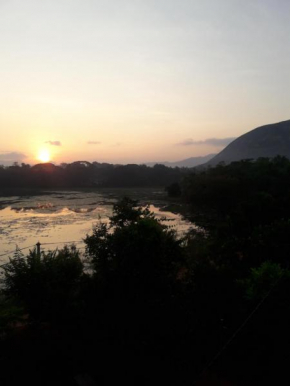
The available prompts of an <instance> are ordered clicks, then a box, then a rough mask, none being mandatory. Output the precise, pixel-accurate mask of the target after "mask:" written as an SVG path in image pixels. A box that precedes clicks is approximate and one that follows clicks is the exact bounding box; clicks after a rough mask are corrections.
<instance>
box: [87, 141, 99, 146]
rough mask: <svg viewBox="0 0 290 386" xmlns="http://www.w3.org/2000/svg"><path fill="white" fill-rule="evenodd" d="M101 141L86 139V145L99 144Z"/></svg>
mask: <svg viewBox="0 0 290 386" xmlns="http://www.w3.org/2000/svg"><path fill="white" fill-rule="evenodd" d="M101 143H102V142H100V141H88V142H87V145H100V144H101Z"/></svg>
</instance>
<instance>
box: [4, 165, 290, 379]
mask: <svg viewBox="0 0 290 386" xmlns="http://www.w3.org/2000/svg"><path fill="white" fill-rule="evenodd" d="M169 191H170V189H169ZM174 192H175V194H177V195H181V200H182V201H183V202H185V203H187V204H189V205H190V206H191V207H192V213H193V216H194V219H195V221H196V223H197V224H198V225H200V228H198V229H197V230H194V231H192V232H190V233H189V234H188V235H186V236H185V237H184V238H182V239H179V238H177V236H176V234H175V232H174V231H173V230H172V229H171V228H168V227H166V226H164V225H162V224H161V223H160V222H159V221H158V220H157V219H156V218H155V217H154V215H153V214H152V213H150V212H149V210H148V208H141V207H138V206H137V203H136V202H134V201H131V200H130V199H123V200H122V201H120V202H119V203H118V204H117V205H115V207H114V212H113V216H112V217H111V219H110V223H109V224H108V225H106V224H99V225H97V226H96V227H95V228H94V231H93V234H92V235H91V236H87V237H86V238H85V245H86V259H85V260H83V259H81V258H80V255H79V252H78V251H77V250H76V248H75V247H74V246H68V247H65V248H64V249H62V250H57V251H54V252H48V253H41V255H38V254H37V253H36V251H31V253H30V254H29V255H28V256H22V255H21V253H20V252H16V254H15V256H14V258H12V259H11V260H10V263H9V264H8V265H6V266H5V267H4V275H3V291H2V295H1V296H2V297H1V314H0V323H1V329H2V336H1V337H2V340H1V351H0V366H1V372H0V384H1V385H14V384H19V383H20V382H22V383H23V382H24V380H26V381H27V382H29V384H31V385H34V384H35V385H36V384H37V385H40V384H41V385H88V386H89V385H110V384H115V383H117V382H118V383H121V382H122V383H126V384H138V385H148V384H150V385H151V384H159V385H163V384H170V385H171V384H172V385H194V384H197V385H243V386H246V385H247V386H248V385H250V386H251V385H265V384H271V385H273V384H274V385H275V384H277V385H278V384H279V385H288V384H289V380H290V376H289V374H288V363H289V359H290V358H289V357H290V354H289V350H288V345H289V342H290V329H289V325H290V272H289V256H290V237H289V236H290V162H289V161H288V160H287V159H284V158H281V157H278V158H275V159H273V160H267V159H260V160H258V161H257V162H254V163H253V162H246V161H244V162H239V163H233V164H231V165H229V166H218V167H216V168H214V169H209V170H207V171H204V172H201V173H194V174H191V175H188V176H187V177H186V178H185V179H184V181H183V183H182V184H180V185H178V189H177V186H176V185H175V188H174ZM176 192H177V193H176Z"/></svg>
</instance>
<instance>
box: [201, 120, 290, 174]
mask: <svg viewBox="0 0 290 386" xmlns="http://www.w3.org/2000/svg"><path fill="white" fill-rule="evenodd" d="M277 155H281V156H285V157H287V158H289V159H290V120H288V121H283V122H279V123H274V124H270V125H265V126H261V127H257V128H256V129H254V130H251V131H249V132H248V133H246V134H244V135H241V136H240V137H238V138H237V139H235V140H234V141H233V142H231V143H230V144H229V145H228V146H227V147H226V148H224V149H223V150H222V151H221V152H220V153H219V154H217V155H216V156H215V157H213V158H212V159H211V160H210V161H209V162H207V163H205V165H204V166H215V165H217V164H219V163H220V162H224V163H225V164H229V163H231V162H234V161H240V160H242V159H257V158H259V157H266V158H273V157H275V156H277Z"/></svg>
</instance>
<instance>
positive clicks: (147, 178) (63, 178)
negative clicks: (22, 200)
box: [0, 161, 185, 189]
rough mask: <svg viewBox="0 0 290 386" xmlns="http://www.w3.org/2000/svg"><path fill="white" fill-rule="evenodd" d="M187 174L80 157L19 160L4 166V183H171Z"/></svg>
mask: <svg viewBox="0 0 290 386" xmlns="http://www.w3.org/2000/svg"><path fill="white" fill-rule="evenodd" d="M184 174H185V170H184V169H179V168H169V167H166V166H163V165H155V166H154V167H148V166H146V165H135V164H131V165H112V164H107V163H102V164H101V163H98V162H93V163H90V162H87V161H78V162H73V163H71V164H62V165H61V166H55V165H53V164H51V163H47V164H38V165H35V166H32V167H30V165H27V164H22V165H21V166H20V165H18V164H17V163H16V164H15V165H13V166H8V167H4V166H0V186H1V187H2V188H3V187H5V189H11V188H29V189H33V188H64V187H96V186H98V187H151V186H167V185H169V184H172V183H173V182H175V181H179V180H180V179H181V178H182V176H183V175H184Z"/></svg>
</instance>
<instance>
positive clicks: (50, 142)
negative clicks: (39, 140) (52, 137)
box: [45, 141, 61, 146]
mask: <svg viewBox="0 0 290 386" xmlns="http://www.w3.org/2000/svg"><path fill="white" fill-rule="evenodd" d="M45 143H49V144H50V145H51V146H61V142H60V141H46V142H45Z"/></svg>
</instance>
